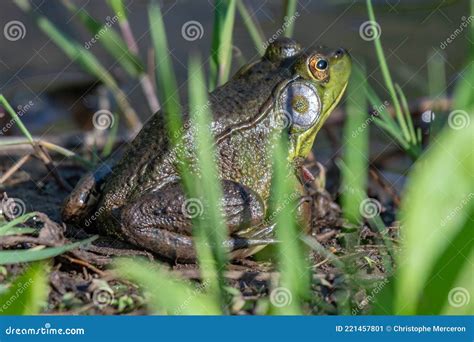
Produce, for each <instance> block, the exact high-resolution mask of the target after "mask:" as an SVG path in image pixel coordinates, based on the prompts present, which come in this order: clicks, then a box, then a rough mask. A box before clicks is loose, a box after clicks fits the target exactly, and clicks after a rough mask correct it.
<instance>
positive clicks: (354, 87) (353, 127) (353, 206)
mask: <svg viewBox="0 0 474 342" xmlns="http://www.w3.org/2000/svg"><path fill="white" fill-rule="evenodd" d="M351 77H352V80H351V81H350V82H349V87H348V97H347V98H348V100H347V106H346V110H347V117H346V123H345V125H344V133H343V139H344V156H343V160H344V163H343V164H344V166H345V167H343V168H342V169H341V172H342V175H341V176H342V201H341V203H342V208H343V213H344V216H345V217H346V219H348V220H349V221H350V222H352V223H358V222H360V220H361V213H360V210H359V204H360V202H361V201H362V200H363V199H365V198H366V197H367V195H366V189H367V174H368V162H369V161H368V158H369V156H368V149H369V126H368V125H367V124H366V123H367V120H368V117H367V99H366V94H367V88H366V85H367V81H366V77H365V71H364V70H363V69H361V68H358V67H355V68H353V71H352V76H351Z"/></svg>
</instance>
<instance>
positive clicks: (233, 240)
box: [116, 180, 274, 262]
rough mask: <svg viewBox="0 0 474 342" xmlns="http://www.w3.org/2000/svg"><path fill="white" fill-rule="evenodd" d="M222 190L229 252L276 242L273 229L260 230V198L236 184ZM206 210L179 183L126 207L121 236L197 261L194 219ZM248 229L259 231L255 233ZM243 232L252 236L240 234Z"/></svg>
mask: <svg viewBox="0 0 474 342" xmlns="http://www.w3.org/2000/svg"><path fill="white" fill-rule="evenodd" d="M222 188H223V198H222V208H223V211H224V215H225V218H226V223H227V226H228V229H229V234H230V238H229V239H228V240H226V241H225V243H224V246H225V247H227V248H228V249H229V251H236V250H245V251H250V250H252V249H254V247H255V246H265V245H267V244H269V243H273V242H274V241H273V239H272V238H271V235H272V232H273V228H272V227H264V228H260V227H259V224H261V223H262V222H263V218H264V205H263V203H262V201H261V200H260V198H259V196H258V195H257V194H256V193H255V192H253V191H252V190H250V189H249V188H247V187H245V186H243V185H241V184H238V183H236V182H233V181H227V180H225V181H223V182H222ZM204 210H206V208H204V207H203V204H202V202H201V201H200V200H199V199H188V198H186V195H185V193H184V191H183V189H182V186H181V184H179V183H178V182H176V183H170V184H168V185H166V186H165V187H163V188H161V189H159V190H158V191H154V192H150V193H148V194H145V195H143V196H141V197H140V198H138V199H137V200H135V202H133V203H131V204H129V205H127V206H125V207H123V208H122V209H121V210H120V211H119V212H120V213H119V214H118V215H119V217H116V219H117V221H119V222H120V230H121V234H122V235H124V236H125V237H126V238H127V239H128V240H129V241H130V242H132V243H134V244H135V245H137V246H140V247H143V248H145V249H148V250H150V251H152V252H154V253H157V254H159V255H161V256H163V257H165V258H167V259H171V260H178V261H181V262H193V261H195V260H196V252H195V248H194V243H193V238H192V229H193V226H192V219H193V218H196V217H198V216H199V215H202V214H203V213H204ZM248 227H258V228H256V229H255V231H252V229H251V228H248ZM243 231H245V232H248V234H243V235H242V234H240V232H243ZM262 248H263V247H262ZM250 254H252V253H250ZM250 254H248V255H250Z"/></svg>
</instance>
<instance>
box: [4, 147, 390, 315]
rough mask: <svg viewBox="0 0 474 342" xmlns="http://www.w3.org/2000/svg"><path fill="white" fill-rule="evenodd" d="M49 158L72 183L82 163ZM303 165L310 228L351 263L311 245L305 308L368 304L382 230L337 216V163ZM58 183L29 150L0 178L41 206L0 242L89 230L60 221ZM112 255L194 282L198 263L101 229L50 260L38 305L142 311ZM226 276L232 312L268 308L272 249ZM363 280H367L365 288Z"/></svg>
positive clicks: (375, 189)
mask: <svg viewBox="0 0 474 342" xmlns="http://www.w3.org/2000/svg"><path fill="white" fill-rule="evenodd" d="M28 153H29V150H28V148H26V149H25V148H22V149H9V150H8V151H4V152H3V153H2V154H1V155H0V165H1V169H0V172H1V174H2V175H4V174H5V172H7V171H8V170H11V167H12V166H13V165H14V164H15V163H16V162H17V161H18V160H19V159H21V157H22V156H24V155H27V154H28ZM53 160H54V163H55V167H56V169H57V171H58V174H59V175H60V176H61V178H62V179H63V180H64V181H66V182H67V183H69V184H71V185H75V184H76V183H77V181H78V180H79V178H80V177H81V175H83V174H84V173H85V170H84V168H82V167H81V166H79V165H78V164H77V163H76V162H73V161H71V160H67V159H65V158H64V157H62V156H58V155H53ZM306 166H307V167H308V169H309V170H310V171H311V172H312V173H313V174H314V175H316V180H315V181H314V182H311V183H310V184H309V189H310V193H311V196H312V198H313V202H314V203H313V219H312V228H311V235H312V236H313V237H315V238H316V239H317V240H318V241H319V242H320V243H321V244H322V245H323V246H324V247H325V248H326V250H327V251H329V252H331V253H333V254H334V255H335V256H336V257H337V259H338V260H340V261H347V262H346V264H347V265H351V270H347V269H346V270H341V269H340V268H336V267H335V266H334V262H331V261H330V260H329V259H328V258H327V255H326V256H325V255H323V254H321V253H317V252H311V254H310V255H309V262H310V265H311V268H312V272H313V285H312V291H313V295H314V296H313V299H312V300H310V301H309V302H308V303H307V308H306V311H307V313H309V314H337V313H339V314H341V313H346V314H347V313H353V314H363V313H364V312H365V311H366V310H368V309H369V306H370V303H367V300H366V296H367V293H368V291H370V286H373V285H374V284H377V283H378V282H381V281H384V279H385V278H386V277H387V272H386V269H385V268H386V267H385V266H384V265H386V264H384V260H385V261H386V260H389V259H387V258H388V257H387V251H386V248H385V246H384V244H383V242H382V239H381V237H380V235H379V234H378V233H377V232H376V230H375V229H374V228H373V227H370V226H369V225H368V224H367V223H366V222H363V223H361V224H360V225H359V226H354V225H351V224H349V223H348V222H347V221H346V220H345V219H343V215H342V212H341V209H340V206H339V204H338V196H339V193H338V186H339V184H338V182H339V180H338V179H339V177H338V174H337V172H336V171H335V170H336V168H335V167H334V166H329V167H328V168H326V167H323V168H321V165H320V166H318V164H317V163H316V162H315V160H314V157H311V158H309V161H308V162H307V165H306ZM321 170H323V172H324V173H325V177H326V184H327V185H328V187H329V189H330V190H329V191H326V190H324V189H322V188H321V187H320V186H318V179H321V177H318V175H320V172H321ZM383 179H384V177H381V176H380V174H378V173H377V172H371V181H370V191H369V194H371V196H375V197H377V198H379V199H380V202H381V203H382V212H381V218H382V219H383V221H384V223H385V224H386V225H387V227H389V236H390V238H391V239H392V240H393V241H395V242H397V240H398V229H397V222H396V221H395V220H394V218H395V210H396V209H395V208H396V205H397V204H398V196H397V190H396V189H393V188H391V187H390V186H389V185H388V184H387V182H385V181H383ZM60 183H61V182H58V180H57V178H55V177H54V176H53V174H52V172H51V171H49V170H48V169H47V168H46V167H45V165H44V164H43V163H42V162H41V161H40V160H38V159H36V158H30V160H29V161H28V162H27V163H26V164H24V165H23V166H22V167H21V168H20V169H19V170H16V171H15V172H14V173H12V175H11V176H10V177H9V178H8V179H7V180H6V181H5V182H4V184H3V185H1V188H0V190H1V194H2V196H3V200H4V201H5V200H6V198H7V197H8V198H13V199H20V200H21V201H22V202H23V203H24V204H25V212H30V211H38V212H40V213H41V215H39V216H38V217H37V218H36V219H34V220H30V221H29V222H27V223H26V224H25V226H30V227H37V228H41V230H39V234H33V235H21V236H8V237H2V238H0V250H6V249H25V248H32V247H35V246H43V245H47V246H59V245H63V244H66V243H68V242H70V241H77V240H82V239H85V238H87V237H90V236H91V234H89V233H87V232H85V231H84V230H81V229H79V228H73V227H68V226H66V225H65V224H64V223H62V221H61V217H60V209H61V205H62V201H63V200H64V198H65V197H66V195H67V194H68V191H67V189H66V188H65V187H64V186H62V185H61V184H60ZM354 232H356V233H354ZM348 234H356V235H358V238H359V243H358V244H356V247H355V248H353V249H352V250H347V249H346V248H345V246H346V243H345V241H346V239H347V235H348ZM264 251H265V250H264ZM116 256H132V257H144V258H148V259H150V260H155V261H156V262H165V263H166V264H167V265H169V267H170V268H171V269H172V270H173V271H174V272H175V273H177V274H178V275H179V276H181V277H183V278H186V279H189V280H190V281H193V282H196V284H197V285H198V284H199V283H198V281H199V270H198V269H197V267H196V266H195V265H178V264H175V263H170V262H169V261H168V262H167V261H163V260H159V258H157V257H156V256H154V255H152V254H151V253H148V252H146V251H143V250H138V249H137V248H136V247H134V246H132V245H129V244H127V243H125V242H122V241H117V240H115V239H112V238H109V237H104V236H101V237H99V238H98V239H97V240H95V241H94V242H93V243H92V244H90V245H88V246H85V247H83V248H80V249H77V250H74V251H71V252H68V253H65V254H63V255H60V256H58V257H55V258H54V259H52V260H51V273H50V276H49V280H50V288H51V290H50V294H49V298H48V305H47V306H46V307H45V308H44V313H47V314H147V313H148V310H147V306H146V299H145V297H144V295H143V293H142V292H141V291H140V289H139V287H138V286H137V285H136V284H133V283H130V282H128V281H123V280H120V279H118V278H117V277H116V275H115V274H114V273H113V271H112V270H111V267H110V266H111V262H112V260H113V258H114V257H116ZM24 267H25V265H24V264H14V265H7V266H6V272H0V284H1V283H7V282H9V280H11V279H12V278H13V277H15V275H17V274H19V273H21V271H22V269H23V268H24ZM348 272H350V274H349V273H348ZM226 277H227V280H228V283H229V285H230V286H232V287H234V288H235V289H238V290H239V292H240V294H238V292H237V291H236V294H234V296H233V299H232V305H231V313H233V314H262V313H264V312H265V311H266V308H268V295H269V289H271V286H272V282H274V281H275V280H276V279H278V272H277V271H276V269H275V264H274V260H273V258H272V255H271V253H269V252H268V251H267V252H266V253H261V255H258V254H257V256H254V257H251V258H247V259H244V260H235V261H233V262H232V263H231V264H230V265H229V268H228V271H227V273H226ZM354 279H358V280H357V281H354ZM362 283H365V284H372V285H369V287H368V289H367V288H366V289H365V290H364V285H363V284H362ZM104 287H106V288H110V293H113V300H111V299H110V298H108V297H107V298H106V304H107V305H101V304H100V299H98V298H94V294H97V291H96V290H97V289H98V288H104ZM105 295H108V294H107V293H105ZM98 301H99V303H98ZM351 308H352V309H351ZM354 308H356V309H354Z"/></svg>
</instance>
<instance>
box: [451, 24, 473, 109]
mask: <svg viewBox="0 0 474 342" xmlns="http://www.w3.org/2000/svg"><path fill="white" fill-rule="evenodd" d="M473 21H474V20H473ZM472 84H474V62H473V60H472V58H471V61H470V62H469V64H468V66H467V67H466V68H465V69H464V70H463V71H461V73H460V74H459V78H458V82H457V84H456V87H455V88H454V92H453V109H454V110H463V111H466V112H468V113H474V92H473V91H472Z"/></svg>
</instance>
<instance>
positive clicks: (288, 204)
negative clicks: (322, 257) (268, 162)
mask: <svg viewBox="0 0 474 342" xmlns="http://www.w3.org/2000/svg"><path fill="white" fill-rule="evenodd" d="M286 144H287V142H286V141H283V140H282V141H279V142H278V143H277V144H276V147H275V149H274V151H273V175H272V189H271V191H272V193H271V203H270V209H271V213H272V214H271V216H274V217H275V219H276V220H275V222H276V238H277V240H278V241H279V243H278V244H277V246H276V247H277V254H278V266H279V270H280V274H281V278H280V284H279V286H278V287H277V288H274V289H273V290H272V293H271V294H270V298H272V297H273V298H278V297H280V298H282V299H284V304H287V305H275V307H274V310H275V312H276V313H278V314H282V315H300V314H302V313H303V312H302V310H301V308H302V302H303V300H305V299H308V298H309V289H310V285H309V279H310V276H309V266H308V265H307V262H306V251H307V249H306V248H305V246H304V245H303V243H302V241H301V240H300V238H301V235H302V232H301V231H300V230H299V226H298V225H297V222H296V218H295V212H294V211H295V208H296V206H297V203H298V201H299V199H300V193H299V191H298V190H297V189H298V186H297V183H296V179H295V177H294V174H293V173H292V172H291V171H290V170H289V167H288V163H287V157H288V146H287V145H286ZM297 226H298V228H297ZM272 304H273V303H272Z"/></svg>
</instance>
